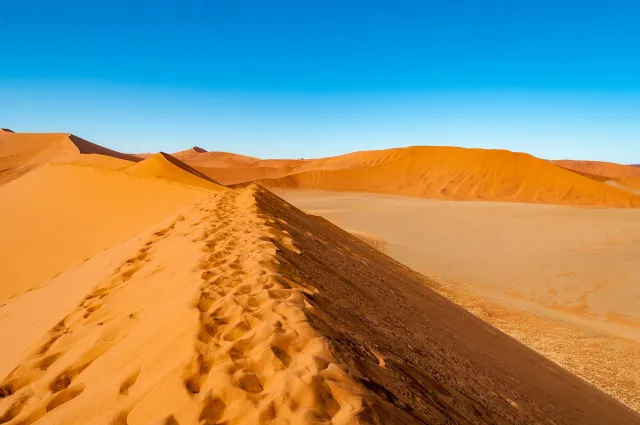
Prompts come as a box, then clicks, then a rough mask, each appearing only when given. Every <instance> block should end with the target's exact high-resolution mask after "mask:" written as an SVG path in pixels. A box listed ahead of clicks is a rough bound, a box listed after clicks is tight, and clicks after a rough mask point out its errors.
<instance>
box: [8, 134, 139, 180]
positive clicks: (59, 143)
mask: <svg viewBox="0 0 640 425" xmlns="http://www.w3.org/2000/svg"><path fill="white" fill-rule="evenodd" d="M80 155H103V156H108V157H112V158H117V159H121V160H125V161H132V162H137V161H140V158H137V157H135V156H133V155H127V154H123V153H120V152H117V151H114V150H111V149H107V148H105V147H102V146H99V145H96V144H94V143H91V142H89V141H87V140H84V139H81V138H80V137H77V136H74V135H73V134H69V133H13V132H7V131H0V184H3V183H7V182H9V181H11V180H14V179H16V178H18V177H19V176H21V175H23V174H25V173H27V172H29V171H31V170H33V169H34V168H37V167H39V166H41V165H43V164H46V163H51V162H73V161H74V160H76V159H78V158H79V156H80Z"/></svg>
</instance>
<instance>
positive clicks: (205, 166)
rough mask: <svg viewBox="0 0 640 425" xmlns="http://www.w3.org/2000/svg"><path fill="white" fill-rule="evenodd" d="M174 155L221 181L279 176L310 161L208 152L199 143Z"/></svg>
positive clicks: (241, 181)
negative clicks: (197, 145) (199, 146)
mask: <svg viewBox="0 0 640 425" xmlns="http://www.w3.org/2000/svg"><path fill="white" fill-rule="evenodd" d="M173 156H174V157H176V158H178V159H179V160H181V161H184V162H186V163H188V164H189V165H191V166H192V167H194V168H195V169H197V170H198V171H200V172H201V173H203V174H205V175H207V176H209V177H211V178H212V179H214V180H216V181H218V182H220V183H222V184H237V183H245V182H249V181H253V180H260V179H273V178H280V177H284V176H287V175H289V174H291V173H293V172H295V171H296V170H297V169H298V168H299V167H300V166H302V165H304V164H307V163H310V162H311V161H306V160H292V159H259V158H254V157H250V156H244V155H238V154H234V153H228V152H207V151H206V150H204V149H202V148H198V147H193V148H191V149H187V150H184V151H180V152H176V153H174V154H173Z"/></svg>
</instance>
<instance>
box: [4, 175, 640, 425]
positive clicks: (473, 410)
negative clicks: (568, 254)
mask: <svg viewBox="0 0 640 425" xmlns="http://www.w3.org/2000/svg"><path fill="white" fill-rule="evenodd" d="M48 304H52V305H51V307H50V308H45V309H38V308H37V307H42V306H43V305H48ZM0 312H1V314H0V330H1V331H2V333H4V335H3V340H4V341H6V340H7V338H9V340H10V341H11V342H12V344H11V350H8V351H5V350H3V351H2V352H0V365H2V368H3V369H4V370H3V371H4V372H10V371H11V372H10V373H9V375H8V376H7V378H6V379H5V380H4V381H2V383H1V384H0V395H1V397H2V398H1V399H0V415H2V416H0V418H2V421H3V422H4V423H11V424H18V423H29V424H30V423H38V424H61V423H64V424H130V425H137V424H148V423H157V424H183V425H184V424H197V423H200V424H203V423H204V424H216V423H227V424H251V423H256V424H258V423H260V424H266V423H290V424H294V423H295V424H298V423H309V424H312V423H313V424H320V423H325V424H326V423H333V424H352V423H375V424H390V423H393V424H401V423H402V424H408V423H433V424H445V423H460V424H463V423H478V424H480V423H493V424H496V423H497V424H507V423H554V424H558V425H560V424H575V423H581V424H602V423H609V424H637V423H640V416H638V415H637V414H636V413H634V412H633V411H631V410H630V409H627V408H626V407H624V406H622V405H621V404H619V403H617V402H616V401H614V400H613V399H611V398H609V397H607V396H605V395H604V394H603V393H601V392H599V391H598V390H596V389H595V388H594V387H591V386H589V385H587V384H585V383H584V382H583V381H580V380H579V379H578V378H576V377H574V376H572V375H570V374H569V373H567V372H566V371H564V370H563V369H562V368H559V367H557V366H556V365H554V364H553V363H551V362H549V361H548V360H546V359H545V358H543V357H541V356H539V355H537V354H535V353H534V352H533V351H531V350H529V349H527V348H526V347H524V346H522V345H521V344H519V343H517V342H516V341H514V340H513V339H511V338H509V337H507V336H506V335H504V334H502V333H501V332H499V331H497V330H496V329H494V328H492V327H491V326H489V325H487V324H486V323H484V322H483V321H481V320H479V319H477V318H475V317H474V316H472V315H470V314H469V313H467V312H465V311H464V310H462V309H460V308H459V307H456V306H455V305H454V304H452V303H450V302H449V301H447V300H446V299H444V298H443V297H441V296H439V295H437V294H436V293H434V292H433V291H431V290H429V289H428V288H427V287H426V286H425V285H424V281H423V278H422V277H421V276H420V275H418V274H416V273H414V272H412V271H410V270H408V269H406V268H404V267H403V266H401V265H400V264H398V263H395V262H394V261H393V260H391V259H389V258H388V257H386V256H384V255H383V254H381V253H379V252H378V251H376V250H374V249H373V248H371V247H369V246H368V245H366V244H364V243H362V242H360V241H359V240H358V239H357V238H355V237H352V236H350V235H349V234H348V233H346V232H344V231H342V230H340V229H339V228H337V227H335V226H333V225H331V224H329V223H328V222H326V221H324V220H322V219H320V218H316V217H312V216H308V215H305V214H304V213H302V212H301V211H298V210H297V209H295V208H294V207H292V206H290V205H288V204H286V203H285V202H283V201H282V200H281V199H279V198H277V197H276V196H274V195H272V194H271V193H269V192H268V191H266V190H264V189H260V188H259V187H257V186H251V187H248V188H245V189H235V190H225V191H222V192H219V193H217V194H212V195H210V196H208V197H207V198H205V199H202V200H200V201H199V202H197V203H196V204H194V205H193V206H191V207H186V208H185V209H183V210H182V211H181V212H180V213H179V214H176V215H174V216H173V217H170V218H168V219H167V220H166V221H164V223H159V225H158V226H157V227H156V228H155V229H152V230H149V231H146V232H143V233H141V234H139V235H137V236H134V237H133V238H132V239H130V240H129V241H127V242H126V243H124V244H120V245H118V246H115V247H113V248H111V249H109V250H107V251H105V252H103V253H102V254H99V255H97V256H94V257H93V258H91V259H90V260H88V261H87V262H85V263H84V264H82V265H81V266H79V267H78V268H75V269H73V270H70V271H68V272H66V273H63V274H62V275H60V276H58V277H57V278H55V279H53V280H51V281H50V282H49V283H47V284H46V285H43V286H42V287H40V288H38V289H36V290H33V291H31V292H28V293H25V294H23V295H22V296H20V297H18V298H15V299H13V300H11V301H9V302H8V303H7V304H6V305H4V306H3V307H1V310H0ZM16 324H21V327H22V331H21V332H19V333H18V332H16V330H15V325H16ZM7 334H8V335H7Z"/></svg>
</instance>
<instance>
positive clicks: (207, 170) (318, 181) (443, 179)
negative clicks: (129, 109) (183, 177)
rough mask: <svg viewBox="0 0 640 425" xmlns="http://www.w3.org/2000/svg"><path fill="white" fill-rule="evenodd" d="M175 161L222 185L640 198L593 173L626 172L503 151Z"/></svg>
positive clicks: (619, 203)
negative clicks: (187, 165)
mask: <svg viewBox="0 0 640 425" xmlns="http://www.w3.org/2000/svg"><path fill="white" fill-rule="evenodd" d="M175 155H176V157H177V158H178V159H181V160H183V161H185V162H186V163H188V164H189V165H191V166H192V167H194V168H196V169H197V170H198V171H200V172H202V173H203V174H205V175H207V176H209V177H211V178H212V179H214V180H216V181H219V182H221V183H223V184H226V185H236V184H244V183H248V182H253V181H256V182H258V183H260V184H263V185H265V186H267V187H272V188H279V189H282V188H291V189H316V190H318V189H320V190H340V191H363V192H376V193H388V194H395V195H403V196H413V197H424V198H439V199H458V200H489V201H508V202H530V203H549V204H563V205H588V206H615V207H637V206H640V198H638V197H637V196H635V195H634V194H630V193H628V192H625V191H621V190H619V188H617V187H613V186H611V185H606V184H603V183H606V182H607V181H609V180H610V177H608V176H607V175H606V173H605V175H601V174H599V173H600V172H602V171H603V170H604V171H606V170H607V169H608V168H607V167H609V166H610V167H609V168H611V169H615V170H617V169H618V168H616V167H623V168H624V167H625V166H619V165H618V164H609V165H608V166H607V167H605V165H607V164H605V163H598V164H601V165H602V166H601V167H600V168H597V167H596V168H594V167H586V166H585V167H582V168H579V167H573V168H568V167H560V166H556V165H554V164H553V163H550V162H548V161H544V160H541V159H538V158H535V157H533V156H531V155H527V154H522V153H514V152H509V151H501V150H484V149H463V148H453V147H433V146H419V147H410V148H397V149H387V150H382V151H362V152H354V153H350V154H347V155H341V156H337V157H329V158H320V159H312V160H261V159H258V158H253V157H247V156H242V155H236V154H230V153H226V152H207V151H206V150H204V149H202V148H198V147H194V148H191V149H188V150H185V151H181V152H177V153H176V154H175ZM560 162H562V161H560ZM562 163H563V164H564V162H562ZM581 163H583V162H581ZM603 167H604V168H603ZM627 168H629V169H631V170H635V168H632V167H627ZM618 172H619V170H618ZM619 173H620V172H619ZM638 174H639V175H640V171H638Z"/></svg>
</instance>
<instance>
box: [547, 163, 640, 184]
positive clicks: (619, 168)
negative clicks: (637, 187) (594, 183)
mask: <svg viewBox="0 0 640 425" xmlns="http://www.w3.org/2000/svg"><path fill="white" fill-rule="evenodd" d="M552 162H553V163H554V164H556V165H559V166H560V167H563V168H567V169H569V170H574V171H579V172H581V173H588V174H593V175H596V176H604V177H609V178H617V179H621V178H626V177H640V170H639V169H637V168H636V167H634V166H632V165H622V164H615V163H612V162H601V161H573V160H558V161H552Z"/></svg>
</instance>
